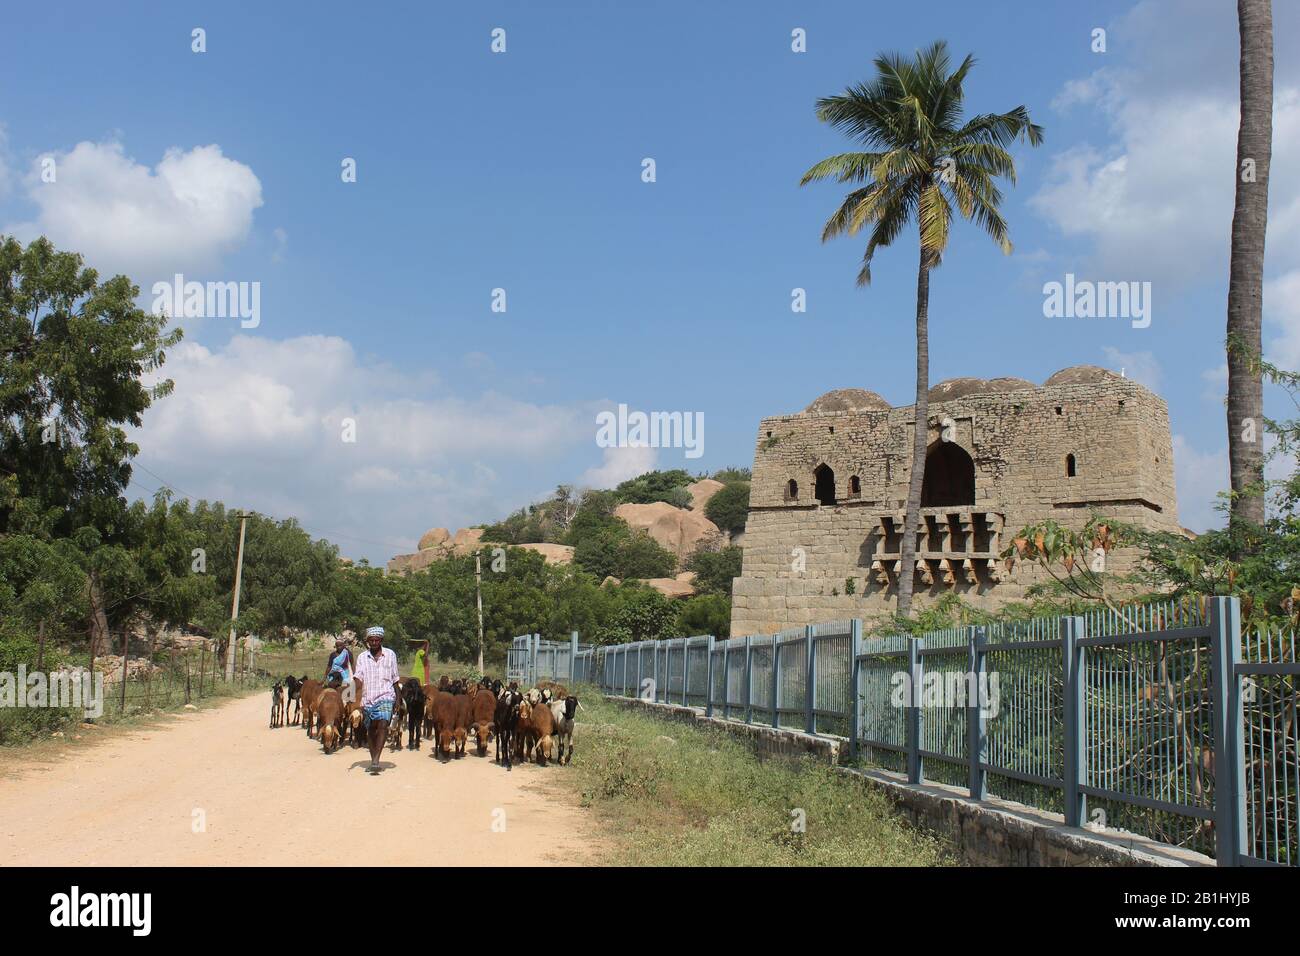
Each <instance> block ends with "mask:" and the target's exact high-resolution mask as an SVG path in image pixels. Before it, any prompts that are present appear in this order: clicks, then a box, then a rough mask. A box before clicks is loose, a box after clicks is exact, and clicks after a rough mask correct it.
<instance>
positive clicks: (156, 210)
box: [5, 141, 262, 282]
mask: <svg viewBox="0 0 1300 956" xmlns="http://www.w3.org/2000/svg"><path fill="white" fill-rule="evenodd" d="M46 157H52V158H53V159H54V160H55V170H56V177H57V178H56V180H55V182H52V183H47V182H43V181H42V179H41V175H40V167H41V159H43V158H46ZM23 185H24V188H25V192H26V197H27V199H28V200H30V201H31V202H32V203H33V204H34V205H35V206H36V208H37V214H36V217H35V218H34V219H33V220H31V221H29V222H22V223H17V224H14V225H10V226H8V227H6V229H5V231H6V232H10V233H13V234H14V235H16V236H18V237H19V238H20V239H22V240H24V241H30V240H31V239H33V238H35V237H37V236H40V235H45V236H48V237H49V238H50V240H51V241H52V242H53V243H54V244H55V245H56V246H58V247H59V248H62V249H72V250H75V251H77V252H80V253H82V254H83V255H84V256H85V257H86V260H87V262H88V263H89V264H90V265H92V266H94V267H95V268H97V269H99V270H100V272H101V274H112V273H117V272H124V273H126V274H127V275H130V276H131V277H132V278H134V279H136V280H137V281H138V282H144V281H147V280H149V279H154V278H158V277H160V276H163V275H170V274H171V273H173V272H195V273H198V272H202V271H204V270H209V269H212V268H215V267H216V266H217V265H218V264H219V262H220V260H221V257H222V256H223V255H225V254H227V253H228V252H230V251H231V250H233V249H235V248H236V247H237V246H239V244H240V243H242V242H243V241H244V239H245V238H247V236H248V232H249V229H250V228H251V226H252V223H253V211H254V210H255V209H257V208H258V207H259V206H261V205H262V184H261V183H260V182H259V181H258V178H257V176H256V175H254V174H253V171H252V169H250V168H249V167H248V166H246V165H244V164H243V163H240V162H237V161H235V160H233V159H229V158H227V157H225V156H223V155H222V152H221V147H220V146H215V145H213V146H196V147H194V148H193V149H191V150H189V151H188V152H187V151H183V150H181V149H180V148H178V147H172V148H171V149H168V150H167V152H166V153H165V154H164V155H163V158H162V160H161V161H160V162H159V163H158V165H157V166H155V167H153V168H152V169H151V168H150V167H148V166H146V165H142V164H140V163H137V162H136V161H135V160H134V159H132V158H131V157H129V156H127V155H126V152H125V150H124V149H123V147H122V144H121V143H119V142H113V141H110V142H107V143H90V142H81V143H78V144H77V145H76V146H75V147H73V149H72V150H71V151H70V152H57V151H56V152H50V153H45V154H42V156H40V157H37V159H36V161H35V162H34V163H33V164H32V168H31V170H30V171H29V172H28V174H27V175H26V176H25V177H24V179H23Z"/></svg>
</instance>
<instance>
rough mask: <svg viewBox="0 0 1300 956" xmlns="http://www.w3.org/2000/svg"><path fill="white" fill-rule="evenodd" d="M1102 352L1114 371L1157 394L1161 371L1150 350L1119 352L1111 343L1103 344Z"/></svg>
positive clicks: (1161, 375)
mask: <svg viewBox="0 0 1300 956" xmlns="http://www.w3.org/2000/svg"><path fill="white" fill-rule="evenodd" d="M1102 352H1104V353H1105V355H1106V361H1108V362H1109V363H1110V364H1111V366H1112V368H1114V369H1115V370H1116V371H1121V372H1123V374H1124V375H1125V376H1126V377H1127V378H1131V379H1133V381H1135V382H1140V383H1141V384H1143V385H1145V386H1146V387H1147V388H1149V389H1151V391H1153V392H1155V393H1157V394H1159V392H1160V384H1161V380H1162V378H1163V372H1162V371H1161V368H1160V362H1159V360H1158V359H1157V358H1156V357H1155V356H1154V355H1152V354H1151V353H1150V352H1121V351H1120V350H1119V349H1117V348H1115V347H1114V346H1111V345H1107V346H1104V347H1103V348H1102Z"/></svg>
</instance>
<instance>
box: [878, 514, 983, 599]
mask: <svg viewBox="0 0 1300 956" xmlns="http://www.w3.org/2000/svg"><path fill="white" fill-rule="evenodd" d="M876 519H877V524H878V526H879V530H878V531H877V532H876V533H875V535H874V538H875V544H874V549H873V551H872V554H871V565H870V566H871V573H872V576H873V577H874V578H875V581H876V583H877V584H879V585H881V586H884V587H888V586H889V584H890V583H891V582H892V581H896V580H897V578H898V566H899V563H900V561H901V558H902V554H901V550H902V537H903V523H904V521H905V519H906V512H904V511H893V512H887V513H881V514H878V515H877V516H876ZM1005 528H1006V518H1005V515H1003V514H1001V513H999V512H996V511H975V510H972V509H965V508H922V509H921V514H920V522H919V524H918V527H917V532H916V567H915V572H914V573H915V574H916V575H917V577H918V578H919V579H920V582H921V583H922V584H924V585H925V586H926V587H929V586H931V585H933V584H934V582H935V581H936V580H937V581H940V582H942V583H943V584H944V585H945V586H946V587H950V588H951V587H956V585H957V583H958V581H962V582H964V583H966V584H978V583H979V580H980V578H981V577H983V578H985V579H986V580H987V581H989V582H990V583H996V582H998V581H1000V580H1002V567H1001V564H1000V561H999V559H998V552H1000V551H1001V550H1002V533H1003V531H1004V530H1005Z"/></svg>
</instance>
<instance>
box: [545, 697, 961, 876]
mask: <svg viewBox="0 0 1300 956" xmlns="http://www.w3.org/2000/svg"><path fill="white" fill-rule="evenodd" d="M580 696H581V697H582V708H583V709H582V711H581V712H580V713H579V717H578V725H577V728H576V730H575V733H574V736H575V740H576V743H577V751H576V753H577V756H576V757H575V758H574V762H573V763H572V764H571V765H570V766H569V767H568V768H565V772H566V773H568V772H572V776H571V777H570V778H569V779H570V780H572V781H573V785H574V786H577V787H579V788H580V789H581V794H582V803H583V805H584V806H587V807H590V808H592V809H593V810H594V811H595V812H596V814H597V815H598V817H600V818H601V820H602V822H604V823H606V824H608V826H607V827H606V829H607V830H608V831H609V832H610V834H611V835H612V840H613V844H612V846H611V848H610V850H609V851H608V852H609V855H610V856H611V857H612V859H610V860H609V862H612V863H619V864H627V865H636V866H946V865H954V864H955V862H956V858H955V855H954V854H953V852H952V851H951V848H950V847H949V846H948V845H947V844H945V843H944V842H943V841H941V840H939V839H937V838H935V837H933V836H931V835H929V834H926V833H922V832H919V831H917V830H916V829H914V828H912V827H910V826H909V825H908V824H907V823H906V821H904V820H903V819H902V818H901V817H899V816H898V815H897V814H895V813H894V812H893V811H892V809H891V808H890V806H889V803H888V801H887V800H886V799H885V798H884V797H883V796H881V795H880V794H877V793H873V792H871V791H869V790H867V789H866V788H864V787H863V786H861V785H860V784H859V783H857V782H856V781H853V780H851V779H848V778H846V777H844V776H843V775H841V774H838V773H836V772H835V771H834V770H832V769H831V768H830V767H829V766H827V765H825V764H823V763H819V762H817V761H815V760H812V759H797V760H796V759H792V758H777V759H774V758H768V759H765V760H760V759H759V758H758V757H757V756H756V755H755V753H754V752H753V751H752V750H751V749H750V747H749V746H748V745H747V744H746V743H745V742H743V741H741V740H739V739H737V738H735V737H733V736H731V735H730V734H728V733H726V732H725V731H723V730H720V729H716V728H711V727H692V726H690V725H689V724H686V723H680V722H676V721H667V720H663V719H660V718H657V717H654V716H651V715H648V714H644V713H638V712H636V711H632V710H626V709H623V708H621V707H618V706H617V705H615V704H613V703H610V702H609V701H606V700H604V699H603V698H601V697H600V695H599V694H598V693H597V692H596V691H595V690H594V689H593V688H585V693H583V694H580ZM557 776H558V775H557ZM800 822H802V823H803V830H802V832H800V829H799V826H798V824H799V823H800Z"/></svg>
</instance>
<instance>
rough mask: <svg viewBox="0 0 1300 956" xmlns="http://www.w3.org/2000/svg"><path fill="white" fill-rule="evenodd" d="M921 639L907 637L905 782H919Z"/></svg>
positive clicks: (921, 678)
mask: <svg viewBox="0 0 1300 956" xmlns="http://www.w3.org/2000/svg"><path fill="white" fill-rule="evenodd" d="M922 667H923V665H922V663H921V639H920V638H919V637H908V639H907V675H908V697H909V699H908V701H907V782H908V783H920V782H921V706H920V705H921V686H922V683H923V681H924V678H925V675H924V673H923V672H922Z"/></svg>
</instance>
